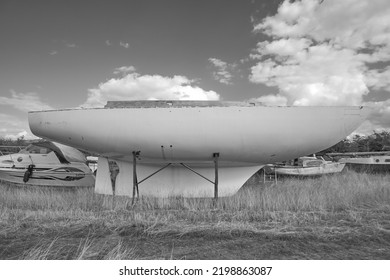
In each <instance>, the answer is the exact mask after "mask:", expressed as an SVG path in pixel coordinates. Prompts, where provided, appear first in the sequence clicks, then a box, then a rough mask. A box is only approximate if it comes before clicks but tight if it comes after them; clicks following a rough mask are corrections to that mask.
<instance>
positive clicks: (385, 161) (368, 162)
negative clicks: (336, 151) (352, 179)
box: [339, 155, 390, 173]
mask: <svg viewBox="0 0 390 280" xmlns="http://www.w3.org/2000/svg"><path fill="white" fill-rule="evenodd" d="M339 162H343V163H345V164H346V165H347V167H348V168H350V169H353V170H355V171H357V172H368V173H382V172H383V173H386V172H390V155H371V156H369V157H355V158H342V159H340V161H339Z"/></svg>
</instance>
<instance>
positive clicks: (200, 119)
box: [29, 102, 368, 196]
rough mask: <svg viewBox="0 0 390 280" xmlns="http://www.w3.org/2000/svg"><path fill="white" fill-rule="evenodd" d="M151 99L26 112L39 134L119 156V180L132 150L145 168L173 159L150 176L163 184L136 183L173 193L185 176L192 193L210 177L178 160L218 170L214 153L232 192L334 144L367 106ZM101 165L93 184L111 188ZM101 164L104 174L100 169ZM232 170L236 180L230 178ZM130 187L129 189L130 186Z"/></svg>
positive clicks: (128, 181) (129, 178)
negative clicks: (162, 103)
mask: <svg viewBox="0 0 390 280" xmlns="http://www.w3.org/2000/svg"><path fill="white" fill-rule="evenodd" d="M144 103H145V102H144ZM187 103H188V102H187ZM150 104H152V105H153V103H150ZM150 104H149V105H148V106H147V107H131V108H126V107H125V108H99V109H74V110H53V111H42V112H30V113H29V123H30V128H31V131H32V132H33V133H34V134H35V135H37V136H39V137H43V138H47V139H51V140H54V141H58V142H60V143H63V144H66V145H70V146H73V147H76V148H78V149H81V150H86V151H90V152H93V153H97V154H99V155H100V158H102V159H101V161H103V158H105V159H110V160H113V161H115V162H117V164H118V165H119V166H122V171H121V172H120V173H119V174H121V173H122V175H120V176H119V177H118V178H123V179H117V182H116V187H117V188H118V185H120V186H119V188H131V185H132V184H133V179H134V178H133V173H132V171H131V168H132V167H133V161H134V158H133V152H139V156H138V158H137V167H138V170H139V172H144V173H145V174H146V173H147V171H148V170H149V171H152V169H153V170H155V169H158V168H160V167H161V166H164V165H165V164H167V163H172V166H170V167H168V168H167V170H164V171H162V172H160V173H158V174H157V175H156V177H155V179H156V180H158V182H162V184H160V185H161V186H159V187H155V186H154V184H155V182H153V180H147V181H145V182H144V183H142V185H141V186H140V193H141V194H143V192H142V191H144V190H146V189H149V190H150V191H148V192H146V193H147V194H151V193H156V194H157V193H158V192H159V190H161V188H166V189H167V190H166V191H164V193H169V191H170V190H177V191H174V193H175V194H180V189H182V190H183V192H182V194H183V195H186V196H190V195H191V194H190V193H189V192H187V191H188V190H187V189H186V188H185V187H184V185H186V184H188V185H189V186H190V189H191V190H193V192H194V193H198V191H197V189H198V188H200V189H207V190H209V189H211V190H212V189H213V186H212V185H210V182H207V181H206V180H204V179H203V178H201V177H199V176H198V177H197V178H196V179H195V177H194V178H193V179H191V180H187V181H186V180H185V178H189V176H190V175H189V174H191V173H189V172H188V170H184V169H183V168H182V167H180V164H181V163H187V164H188V165H190V166H192V167H194V168H198V169H199V170H201V171H202V172H204V173H205V174H209V175H211V174H214V172H215V171H214V158H213V155H215V154H216V153H217V154H218V155H219V158H218V164H219V168H220V169H221V168H230V172H223V171H221V174H220V176H219V181H220V182H219V190H220V192H221V193H225V194H226V195H229V194H232V192H233V191H234V190H237V189H239V188H240V187H241V185H242V184H243V182H245V180H244V178H245V179H248V178H250V176H251V175H252V174H253V173H255V172H256V171H257V170H258V169H260V168H261V167H262V166H263V165H265V164H267V163H273V162H279V161H284V160H288V159H292V158H296V157H299V156H303V155H307V154H311V153H315V152H318V151H320V150H323V149H325V148H328V147H330V146H332V145H334V144H336V143H337V142H339V141H340V140H342V139H344V138H345V136H347V135H349V134H350V133H351V132H353V131H354V130H355V129H356V128H357V127H358V126H359V125H360V124H361V123H362V122H363V120H364V119H365V117H366V116H367V114H368V110H367V109H366V108H362V107H266V106H251V105H242V106H203V107H202V106H196V105H193V106H188V104H187V105H185V106H176V107H175V106H174V107H169V106H168V107H152V106H150ZM194 104H195V103H194ZM314 132H315V133H314ZM100 158H99V160H100ZM245 168H246V171H244V170H245ZM100 169H101V167H100V166H99V167H98V171H97V184H96V186H105V187H104V188H105V189H106V191H104V192H106V193H107V192H110V190H109V189H110V186H109V185H110V184H109V181H110V180H109V178H108V174H109V171H108V169H107V168H105V169H107V170H104V171H101V170H100ZM226 170H228V169H226ZM99 172H100V174H103V173H104V175H101V176H100V175H99ZM124 173H126V176H125V175H124ZM230 173H234V174H236V176H238V177H239V178H240V180H237V181H234V180H232V177H233V176H230V175H229V174H230ZM211 179H212V178H211ZM188 181H189V182H188ZM103 182H108V183H103ZM229 182H232V183H229ZM232 184H233V185H234V186H232ZM239 184H240V185H239ZM107 188H109V189H107ZM102 189H103V188H100V187H97V188H96V190H97V192H103V191H102ZM224 189H226V190H227V191H226V192H224V191H223V190H224ZM184 190H185V191H184ZM211 194H212V191H211V192H210V191H207V194H206V196H211ZM127 195H129V196H132V194H131V193H130V194H129V193H128V192H127ZM196 196H199V195H198V194H196Z"/></svg>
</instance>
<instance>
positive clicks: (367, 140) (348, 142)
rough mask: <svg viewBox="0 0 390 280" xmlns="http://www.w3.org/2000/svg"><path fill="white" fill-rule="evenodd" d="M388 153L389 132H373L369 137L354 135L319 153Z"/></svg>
mask: <svg viewBox="0 0 390 280" xmlns="http://www.w3.org/2000/svg"><path fill="white" fill-rule="evenodd" d="M383 151H390V132H388V131H381V132H374V133H373V134H371V135H367V136H361V135H354V136H353V137H352V138H346V139H344V140H342V141H340V142H339V143H337V144H336V145H334V146H332V147H330V148H328V149H326V150H323V151H321V152H320V153H321V154H323V153H356V152H383Z"/></svg>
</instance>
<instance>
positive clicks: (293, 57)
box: [249, 0, 390, 105]
mask: <svg viewBox="0 0 390 280" xmlns="http://www.w3.org/2000/svg"><path fill="white" fill-rule="evenodd" d="M389 14H390V3H389V2H388V1H387V0H374V1H371V0H359V1H356V0H344V1H337V0H327V1H319V0H302V1H295V2H290V1H284V2H283V3H282V4H281V5H280V6H279V8H278V11H277V14H276V15H273V16H269V17H266V18H265V19H264V20H263V21H261V22H260V23H258V24H256V25H255V26H254V31H255V32H261V33H263V34H265V35H267V36H268V37H269V38H270V39H268V40H265V41H262V42H259V43H258V44H257V45H256V49H255V50H254V51H253V52H252V54H251V56H250V57H251V58H252V60H254V61H256V64H255V65H254V66H253V67H252V68H251V75H250V77H249V79H250V81H251V82H253V83H262V84H266V85H268V86H275V87H278V89H279V93H278V95H277V96H276V97H275V98H274V99H271V98H270V97H267V98H266V97H264V98H263V99H265V100H270V101H275V100H279V101H281V102H282V103H284V102H285V101H287V104H288V105H360V104H362V103H363V97H364V96H366V95H368V94H369V90H370V89H376V90H384V91H389V90H390V82H389V79H388V77H389V74H390V70H389V69H390V68H389V65H390V63H389V61H390V17H389V16H388V15H389ZM378 62H380V63H378ZM281 97H284V99H283V98H281Z"/></svg>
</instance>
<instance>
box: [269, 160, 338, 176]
mask: <svg viewBox="0 0 390 280" xmlns="http://www.w3.org/2000/svg"><path fill="white" fill-rule="evenodd" d="M344 167H345V163H337V162H335V163H328V164H326V165H322V166H313V167H294V166H288V167H287V166H275V167H273V170H272V171H273V172H274V173H276V174H277V175H284V176H298V177H310V176H322V175H325V174H334V173H340V172H341V171H343V169H344Z"/></svg>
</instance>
